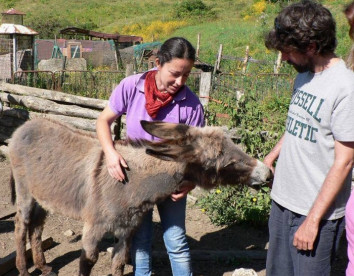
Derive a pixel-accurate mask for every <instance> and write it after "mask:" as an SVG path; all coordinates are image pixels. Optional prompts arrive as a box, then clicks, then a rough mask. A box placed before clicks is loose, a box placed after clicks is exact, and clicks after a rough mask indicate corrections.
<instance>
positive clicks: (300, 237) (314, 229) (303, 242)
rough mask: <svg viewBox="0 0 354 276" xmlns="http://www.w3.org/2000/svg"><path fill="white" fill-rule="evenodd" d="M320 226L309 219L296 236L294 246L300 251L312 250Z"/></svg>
mask: <svg viewBox="0 0 354 276" xmlns="http://www.w3.org/2000/svg"><path fill="white" fill-rule="evenodd" d="M318 229H319V224H318V223H316V222H311V221H310V220H309V219H308V218H306V219H305V221H304V222H303V223H302V224H301V225H300V227H299V229H297V231H296V233H295V235H294V241H293V245H294V246H295V247H296V248H297V249H298V250H312V249H313V245H314V243H315V240H316V237H317V234H318Z"/></svg>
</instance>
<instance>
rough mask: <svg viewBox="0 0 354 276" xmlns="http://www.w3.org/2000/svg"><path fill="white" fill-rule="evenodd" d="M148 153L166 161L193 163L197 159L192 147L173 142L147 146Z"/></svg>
mask: <svg viewBox="0 0 354 276" xmlns="http://www.w3.org/2000/svg"><path fill="white" fill-rule="evenodd" d="M146 153H147V154H149V155H152V156H154V157H156V158H158V159H162V160H165V161H175V162H188V161H189V162H192V161H195V159H196V155H195V149H194V148H193V146H192V145H181V144H176V143H175V141H173V140H163V141H161V142H153V143H151V144H147V145H146Z"/></svg>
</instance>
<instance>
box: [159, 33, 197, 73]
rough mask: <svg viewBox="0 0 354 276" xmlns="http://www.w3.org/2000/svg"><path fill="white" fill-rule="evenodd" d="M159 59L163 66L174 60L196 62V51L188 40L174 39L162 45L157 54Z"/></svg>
mask: <svg viewBox="0 0 354 276" xmlns="http://www.w3.org/2000/svg"><path fill="white" fill-rule="evenodd" d="M157 57H158V59H159V61H160V65H161V66H162V65H164V64H165V63H166V62H170V61H171V60H172V59H174V58H185V59H189V60H193V61H195V49H194V47H193V46H192V44H191V43H190V42H189V41H188V40H187V39H185V38H183V37H172V38H170V39H168V40H166V41H165V42H164V43H163V44H162V45H161V47H160V49H159V51H158V52H157Z"/></svg>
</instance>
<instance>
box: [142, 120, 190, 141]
mask: <svg viewBox="0 0 354 276" xmlns="http://www.w3.org/2000/svg"><path fill="white" fill-rule="evenodd" d="M140 123H141V126H142V127H143V129H144V130H145V131H146V132H147V133H150V134H151V135H153V136H156V137H159V138H161V139H168V140H170V139H171V140H175V139H180V138H183V137H184V136H185V135H186V133H187V131H188V129H189V126H187V125H185V124H173V123H165V122H159V121H155V122H148V121H144V120H142V121H140Z"/></svg>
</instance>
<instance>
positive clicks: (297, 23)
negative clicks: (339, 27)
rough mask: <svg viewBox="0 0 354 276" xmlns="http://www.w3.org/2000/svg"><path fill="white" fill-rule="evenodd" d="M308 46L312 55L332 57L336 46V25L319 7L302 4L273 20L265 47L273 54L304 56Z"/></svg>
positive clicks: (284, 11)
mask: <svg viewBox="0 0 354 276" xmlns="http://www.w3.org/2000/svg"><path fill="white" fill-rule="evenodd" d="M312 43H315V45H316V50H317V51H316V53H317V54H319V55H327V54H331V53H334V50H335V49H336V46H337V39H336V23H335V21H334V19H333V16H332V14H331V12H330V11H329V10H328V9H327V8H325V7H324V6H322V5H321V4H319V3H316V2H313V1H310V0H304V1H301V2H299V3H295V4H292V5H290V6H288V7H286V8H284V9H283V10H282V11H281V12H280V13H279V15H278V16H277V17H276V18H275V20H274V29H273V30H271V31H270V32H269V33H268V34H267V36H266V38H265V45H266V47H267V48H268V49H273V50H279V51H283V50H287V51H288V50H295V51H297V52H300V53H305V52H306V51H307V49H308V46H309V45H311V44H312Z"/></svg>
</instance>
